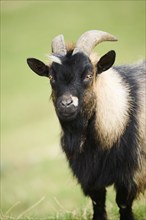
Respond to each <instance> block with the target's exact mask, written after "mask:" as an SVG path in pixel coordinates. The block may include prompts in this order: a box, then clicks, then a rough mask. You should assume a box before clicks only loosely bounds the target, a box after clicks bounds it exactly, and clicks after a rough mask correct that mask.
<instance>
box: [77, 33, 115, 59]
mask: <svg viewBox="0 0 146 220" xmlns="http://www.w3.org/2000/svg"><path fill="white" fill-rule="evenodd" d="M103 41H117V38H116V37H114V36H113V35H111V34H109V33H106V32H104V31H99V30H91V31H87V32H85V33H84V34H82V35H81V37H80V38H79V39H78V41H77V43H76V46H75V49H74V51H73V55H75V54H76V53H78V52H83V53H85V54H86V55H88V56H89V55H90V54H91V52H92V50H93V48H94V47H95V46H96V45H97V44H99V43H101V42H103Z"/></svg>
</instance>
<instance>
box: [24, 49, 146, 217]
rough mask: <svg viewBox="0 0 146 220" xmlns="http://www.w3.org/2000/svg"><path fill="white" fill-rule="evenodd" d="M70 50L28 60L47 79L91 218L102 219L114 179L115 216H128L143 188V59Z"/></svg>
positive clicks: (145, 100) (145, 178) (145, 144)
mask: <svg viewBox="0 0 146 220" xmlns="http://www.w3.org/2000/svg"><path fill="white" fill-rule="evenodd" d="M73 50H74V48H72V49H71V48H69V49H67V54H66V55H65V56H53V57H52V62H51V63H50V64H49V65H48V66H47V65H45V64H43V63H42V62H41V61H39V60H36V59H34V58H30V59H28V65H29V66H30V68H31V69H32V70H33V71H34V72H36V73H37V74H39V75H41V76H47V77H49V78H50V83H51V86H52V95H51V97H52V100H53V103H54V106H55V110H56V114H57V116H58V118H59V121H60V124H61V128H62V135H61V146H62V149H63V151H64V152H65V154H66V157H67V160H68V162H69V166H70V168H71V170H72V172H73V174H74V176H75V177H76V178H77V180H78V182H79V183H80V185H81V187H82V190H83V192H84V194H85V195H87V196H90V197H91V199H92V202H93V211H94V213H93V219H96V220H105V219H107V215H106V210H105V195H106V190H105V188H106V187H108V186H110V185H112V184H114V186H115V189H116V192H117V196H116V202H117V204H118V206H119V208H120V219H121V220H133V219H134V216H133V214H132V208H131V207H132V203H133V200H134V199H135V198H136V197H137V196H138V195H139V193H140V192H142V193H143V192H144V189H145V187H146V133H145V128H146V124H145V123H146V120H145V116H146V108H145V106H146V88H145V86H146V73H145V64H146V62H139V63H137V64H135V65H123V66H114V67H112V65H113V63H114V60H115V52H114V51H110V52H109V53H107V54H106V55H104V56H103V57H102V58H101V59H99V58H98V57H96V56H94V55H93V54H91V55H90V56H89V57H88V56H87V55H85V54H84V53H82V52H79V53H77V54H75V55H73ZM72 103H73V105H72ZM71 105H72V106H71ZM70 106H71V107H70Z"/></svg>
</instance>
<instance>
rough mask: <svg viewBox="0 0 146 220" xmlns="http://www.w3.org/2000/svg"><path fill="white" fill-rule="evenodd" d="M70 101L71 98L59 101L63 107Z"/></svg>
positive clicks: (71, 101) (69, 103) (70, 102)
mask: <svg viewBox="0 0 146 220" xmlns="http://www.w3.org/2000/svg"><path fill="white" fill-rule="evenodd" d="M72 103H73V100H72V99H71V98H69V99H66V100H62V101H61V105H62V106H63V107H69V106H70V105H71V104H72Z"/></svg>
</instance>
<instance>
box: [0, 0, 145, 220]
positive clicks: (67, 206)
mask: <svg viewBox="0 0 146 220" xmlns="http://www.w3.org/2000/svg"><path fill="white" fill-rule="evenodd" d="M145 13H146V11H145V1H13V0H12V1H10V0H7V1H4V0H3V1H1V172H0V176H1V206H0V219H1V220H7V219H8V220H10V219H20V220H25V219H29V220H34V219H36V220H80V219H86V220H89V219H90V218H91V215H92V211H91V202H90V200H89V199H88V198H85V197H84V196H83V194H82V192H81V189H80V187H79V186H78V184H77V181H76V180H75V179H74V178H73V177H72V174H71V172H70V170H69V168H68V164H67V161H66V158H65V156H64V154H63V153H62V151H61V147H60V143H59V136H60V126H59V123H58V120H57V117H56V115H55V111H54V109H53V105H52V102H51V100H50V98H49V97H50V93H51V90H50V85H49V81H48V80H47V79H46V78H39V77H38V76H37V75H35V74H33V72H31V70H30V69H29V68H28V66H27V64H26V58H27V57H36V58H38V59H40V60H42V61H44V62H47V58H46V54H49V53H50V52H51V47H50V45H51V40H52V38H53V37H54V36H56V35H58V34H60V33H63V34H64V37H65V39H66V40H67V41H68V40H71V41H73V42H75V41H76V40H77V39H78V37H79V36H80V35H81V34H82V33H83V32H84V31H86V30H90V29H99V30H104V31H107V32H110V33H112V34H113V35H115V36H117V38H118V39H119V41H118V42H116V43H109V42H107V43H106V42H105V43H103V44H101V45H99V46H98V47H97V48H96V49H95V51H97V52H98V53H99V54H100V55H102V54H104V53H106V52H107V51H108V50H111V49H114V50H115V51H116V53H117V59H116V64H117V65H119V64H123V63H134V62H135V61H136V60H140V59H144V58H145V37H146V36H145V31H146V30H145ZM107 211H108V215H109V220H117V219H118V209H117V206H116V204H115V193H114V190H113V188H112V187H109V188H108V195H107ZM134 213H135V215H136V217H137V220H145V219H146V199H145V198H144V197H141V198H140V199H139V200H137V202H135V203H134Z"/></svg>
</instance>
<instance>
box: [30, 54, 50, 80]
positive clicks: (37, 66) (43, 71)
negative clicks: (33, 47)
mask: <svg viewBox="0 0 146 220" xmlns="http://www.w3.org/2000/svg"><path fill="white" fill-rule="evenodd" d="M27 64H28V66H29V67H30V69H31V70H32V71H34V72H35V73H37V74H38V75H39V76H48V75H49V67H48V66H47V65H45V64H44V63H43V62H42V61H40V60H37V59H35V58H28V59H27Z"/></svg>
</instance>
